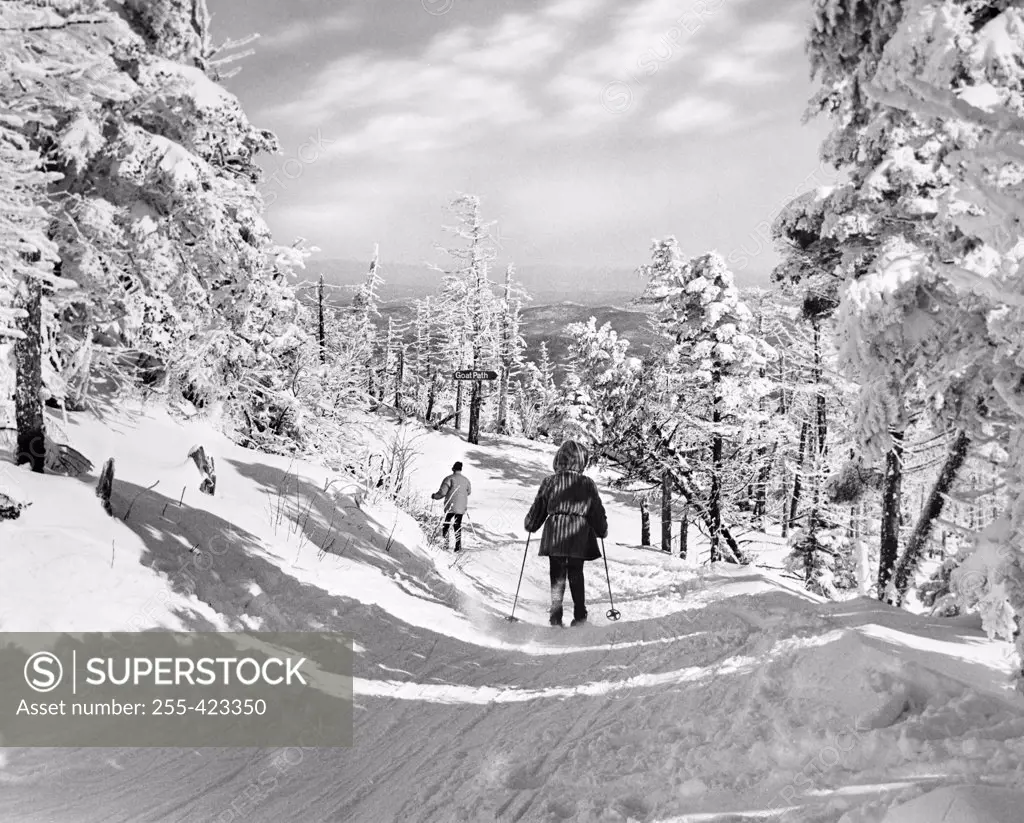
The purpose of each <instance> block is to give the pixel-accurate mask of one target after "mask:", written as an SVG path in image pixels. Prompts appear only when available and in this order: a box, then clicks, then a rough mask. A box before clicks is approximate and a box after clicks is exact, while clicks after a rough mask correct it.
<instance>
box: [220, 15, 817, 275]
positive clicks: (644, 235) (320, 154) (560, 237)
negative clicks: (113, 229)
mask: <svg viewBox="0 0 1024 823" xmlns="http://www.w3.org/2000/svg"><path fill="white" fill-rule="evenodd" d="M209 6H210V9H211V11H212V12H213V14H214V34H215V36H216V37H217V38H218V39H226V38H228V37H238V36H241V35H244V34H247V33H252V32H257V33H259V34H260V35H261V38H260V40H259V41H258V42H257V43H256V44H255V46H254V47H255V48H256V54H255V55H253V56H251V57H249V58H247V59H246V60H244V61H243V62H242V64H241V65H242V66H243V69H242V71H241V73H240V74H238V75H237V76H236V77H234V78H231V79H229V80H228V81H227V86H228V87H229V89H230V90H231V91H233V92H234V93H235V94H237V95H238V96H239V98H240V99H241V101H242V103H243V105H244V106H245V107H246V110H247V111H248V113H249V115H250V118H251V119H252V120H253V122H254V123H256V124H257V125H259V126H262V127H265V128H269V129H271V130H272V131H274V132H276V133H277V135H278V137H279V138H280V141H281V148H282V153H281V155H280V156H278V157H274V158H269V159H267V160H266V161H265V163H264V165H265V167H266V169H267V172H268V177H269V179H268V180H267V181H266V183H265V184H264V187H263V190H264V193H265V195H266V196H267V199H268V201H269V202H271V206H270V209H269V214H268V217H269V220H270V223H271V227H272V228H273V229H274V231H275V234H276V235H277V236H278V239H279V240H280V241H291V240H292V239H293V238H294V237H295V236H303V237H305V238H307V239H308V240H309V241H310V242H311V243H313V244H315V245H317V246H319V247H320V248H321V249H322V250H323V252H324V254H325V255H326V256H330V257H344V258H358V259H364V258H366V257H368V255H369V254H370V252H371V250H372V247H373V243H374V242H379V243H380V245H381V253H382V256H383V258H384V259H385V260H391V261H396V262H406V263H419V262H422V261H425V260H438V257H439V256H438V254H437V252H436V251H435V250H434V243H435V242H438V241H440V240H443V239H444V233H443V231H442V229H441V226H442V225H443V224H445V223H446V222H447V217H446V213H445V204H446V202H447V201H448V200H449V199H450V198H451V197H452V196H454V194H455V193H456V192H470V193H474V194H477V195H479V196H480V197H481V198H482V201H483V207H484V214H485V217H486V218H488V219H493V220H497V221H498V230H499V231H500V238H501V243H502V247H503V249H504V254H503V257H507V258H508V259H510V260H513V261H515V262H517V263H520V264H529V263H538V262H545V263H553V264H563V265H578V266H581V267H592V266H630V267H633V266H637V265H639V264H641V263H643V262H645V261H646V260H647V259H648V250H649V247H650V242H651V240H652V238H654V237H662V236H664V235H667V234H675V235H676V236H677V237H678V238H679V240H680V243H681V244H682V246H683V248H684V249H685V250H686V251H687V253H692V254H699V253H702V252H703V251H706V250H708V249H712V248H715V249H718V250H719V251H720V252H721V253H722V254H724V255H725V256H726V257H727V259H729V260H730V262H731V263H732V264H733V268H734V269H735V270H737V271H738V272H739V271H745V273H746V276H747V277H749V276H751V275H755V274H762V273H766V272H767V271H768V270H769V269H770V268H771V266H772V265H773V262H774V257H773V255H772V254H771V253H770V251H768V246H769V243H768V241H767V239H766V236H765V234H766V229H765V227H766V225H767V223H768V222H770V220H771V219H772V217H774V215H775V214H776V213H777V211H778V209H779V208H780V206H781V205H782V204H783V203H784V202H785V201H786V200H787V199H788V198H790V197H791V196H793V195H794V194H795V193H797V192H798V191H802V190H805V189H806V188H809V187H811V186H814V185H820V184H823V183H826V182H828V181H829V179H830V178H829V177H828V174H827V171H826V170H824V169H823V168H822V167H821V166H820V164H819V161H818V159H817V147H818V144H819V143H820V141H821V138H822V135H823V134H824V125H823V124H822V123H821V122H815V123H812V124H810V125H802V124H801V115H802V114H803V111H804V109H805V105H806V101H807V99H808V98H809V96H810V94H811V91H812V86H811V83H810V80H809V77H808V69H807V61H806V58H805V56H804V52H803V41H804V32H805V30H806V25H807V23H806V21H807V18H808V14H809V6H810V2H809V0H772V2H770V3H766V2H757V0H359V2H358V3H356V2H355V0H352V2H332V0H288V2H282V0H210V2H209Z"/></svg>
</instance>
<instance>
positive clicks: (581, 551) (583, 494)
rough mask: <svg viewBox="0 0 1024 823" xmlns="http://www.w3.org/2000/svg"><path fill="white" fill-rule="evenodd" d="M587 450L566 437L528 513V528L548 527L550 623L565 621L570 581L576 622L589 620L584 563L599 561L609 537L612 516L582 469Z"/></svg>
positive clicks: (543, 551) (543, 550)
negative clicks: (603, 542) (600, 543)
mask: <svg viewBox="0 0 1024 823" xmlns="http://www.w3.org/2000/svg"><path fill="white" fill-rule="evenodd" d="M586 466H587V450H586V449H585V448H584V447H583V446H582V445H580V444H579V443H577V442H576V441H575V440H566V441H565V442H564V443H563V444H562V445H561V446H560V447H559V449H558V452H557V454H555V461H554V468H555V473H554V474H550V475H548V476H547V477H545V478H544V480H543V481H542V482H541V484H540V489H539V490H538V491H537V497H536V499H535V500H534V501H533V505H532V506H531V507H530V511H529V512H528V513H527V515H526V520H525V522H524V524H523V525H524V527H525V528H526V531H528V532H530V533H533V532H535V531H537V529H539V528H540V527H541V526H544V533H543V534H542V535H541V541H540V556H541V557H547V558H548V560H549V562H550V565H551V625H552V626H561V625H562V601H563V599H564V597H565V584H566V580H568V583H569V591H570V593H571V594H572V605H573V620H572V625H573V626H575V625H578V624H579V623H585V622H586V620H587V606H586V600H585V596H584V580H583V564H584V563H585V562H586V561H587V560H597V559H598V558H599V557H600V556H601V552H600V550H599V549H598V547H597V539H598V538H599V537H600V538H604V537H607V536H608V519H607V517H606V516H605V511H604V505H603V504H602V503H601V497H600V495H599V494H598V493H597V486H596V485H595V483H594V481H593V480H591V479H590V478H589V477H587V476H586V475H584V474H583V470H584V469H585V468H586Z"/></svg>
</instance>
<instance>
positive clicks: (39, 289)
mask: <svg viewBox="0 0 1024 823" xmlns="http://www.w3.org/2000/svg"><path fill="white" fill-rule="evenodd" d="M813 5H814V21H813V26H812V28H811V31H810V32H809V38H808V54H809V58H810V64H811V70H812V72H813V77H814V79H815V82H816V84H817V86H818V91H817V93H816V95H815V97H814V98H813V100H812V101H811V103H810V110H809V116H815V117H819V118H827V119H828V121H829V124H830V126H831V131H830V133H829V135H828V137H827V138H826V140H825V142H824V143H823V145H822V147H821V153H822V157H823V158H824V159H825V160H827V161H828V162H829V163H830V164H832V165H833V166H834V167H835V168H836V169H837V170H838V172H840V179H841V181H842V182H840V183H838V184H837V185H835V186H834V187H832V188H828V189H817V190H814V191H810V192H806V193H804V194H801V195H800V196H799V197H797V198H796V199H794V200H793V201H792V202H791V203H789V204H788V205H786V207H785V208H784V209H783V210H782V211H781V213H780V214H779V215H778V218H777V219H776V221H775V224H774V234H775V239H776V241H777V243H778V248H779V251H780V253H781V255H782V262H781V264H780V265H779V266H778V267H777V268H776V270H775V272H774V275H773V281H772V283H770V284H767V283H766V284H765V287H764V288H762V289H754V290H748V291H746V292H744V293H741V292H740V290H739V289H738V288H737V287H736V285H735V283H734V280H733V274H732V273H731V272H730V271H729V270H728V267H727V265H726V262H725V259H724V258H723V256H721V255H719V254H718V253H716V252H699V253H696V254H691V253H689V252H684V250H683V249H682V248H681V247H680V246H679V244H678V242H677V241H676V240H675V238H673V237H668V238H664V239H661V240H657V241H655V242H654V244H653V245H652V248H651V253H650V259H649V260H648V261H643V260H638V261H637V274H638V279H637V283H638V292H639V291H641V290H642V295H641V296H640V297H639V298H638V301H637V303H638V305H639V306H642V307H643V308H644V310H645V311H648V312H649V313H650V317H651V322H652V323H653V324H656V327H657V329H658V339H659V342H658V344H656V345H654V346H651V347H648V348H645V349H643V350H642V351H641V350H640V349H639V348H631V346H630V342H629V341H628V340H627V339H625V338H624V337H623V336H621V335H620V334H618V333H617V332H616V331H615V330H614V329H612V328H611V327H610V326H608V325H605V326H602V327H598V326H597V324H596V322H594V321H591V322H590V323H589V324H576V325H573V326H572V327H570V328H569V329H568V330H567V333H568V335H569V336H570V338H571V341H572V342H571V347H570V353H569V356H568V358H567V360H566V362H564V363H554V362H552V360H551V358H550V357H549V355H548V353H547V349H546V348H545V347H543V346H542V347H541V350H540V353H539V356H538V357H537V358H536V359H535V360H531V359H529V358H528V357H527V348H526V343H525V341H524V338H523V328H522V323H523V319H522V309H523V307H524V305H525V304H526V303H527V301H528V300H529V296H528V295H527V294H526V293H525V291H524V289H523V288H522V286H521V285H520V283H519V281H518V280H517V277H516V272H515V268H514V266H513V265H511V263H507V262H499V259H498V258H499V253H498V252H499V248H500V247H499V244H497V243H496V242H495V240H494V238H493V237H492V234H491V227H492V225H493V224H492V223H490V222H488V221H487V219H485V215H484V213H483V207H482V204H481V201H480V199H479V198H477V197H475V196H472V195H459V196H457V197H456V198H455V199H453V200H452V202H451V204H450V215H451V224H452V225H451V226H449V227H448V228H447V229H446V234H447V239H446V241H445V243H443V244H442V245H440V246H439V257H440V258H443V259H442V260H441V261H440V262H438V264H437V265H436V266H435V267H434V268H433V270H429V269H426V268H425V271H424V278H425V280H426V279H429V278H433V282H435V283H436V289H435V292H434V293H433V294H432V295H431V296H429V297H426V298H424V299H422V300H419V301H417V303H416V305H415V307H414V312H413V314H412V320H411V322H410V323H409V324H408V326H399V325H398V324H396V323H395V322H394V320H393V319H392V320H390V321H389V322H387V323H384V322H382V320H381V313H380V305H381V294H382V291H381V289H382V286H383V284H384V281H383V279H382V277H381V271H380V262H379V256H378V253H377V252H374V254H373V255H372V257H371V259H369V260H368V265H367V275H366V280H365V283H364V285H362V286H361V287H360V288H359V289H358V290H357V292H356V294H355V297H354V298H353V299H352V300H351V301H348V302H347V304H346V305H337V304H335V303H334V302H332V301H328V300H327V299H326V298H325V287H324V284H323V280H322V278H321V279H320V281H319V282H315V281H314V282H311V283H308V285H306V286H303V285H301V284H299V283H298V282H297V277H296V273H297V271H298V270H300V269H302V268H304V266H305V263H306V261H307V260H308V258H309V257H310V255H311V253H312V252H313V251H314V250H313V249H310V248H306V247H305V245H304V244H303V243H302V242H301V241H296V242H295V243H289V244H285V245H279V244H278V243H276V242H275V241H274V239H273V238H272V237H271V234H270V232H269V230H268V228H267V225H266V223H265V222H264V217H263V212H264V203H263V200H262V198H261V195H260V194H259V191H258V188H257V186H258V183H259V181H260V179H261V170H260V168H259V166H258V165H257V162H256V161H257V158H258V157H259V156H260V155H261V154H271V153H274V152H275V151H276V150H277V146H276V140H275V137H274V135H273V134H271V133H269V132H267V131H265V130H262V129H260V128H258V127H256V126H254V125H253V124H251V123H250V122H249V120H248V119H247V117H246V115H245V112H244V111H243V110H242V107H241V106H240V104H239V102H238V100H237V99H236V98H235V97H234V96H233V95H231V94H230V93H228V92H227V91H226V90H225V89H224V88H223V86H222V85H221V83H222V82H223V80H224V79H225V78H226V77H228V76H229V74H230V71H231V70H232V69H231V68H230V66H232V64H233V63H234V62H235V61H236V60H238V59H239V58H242V57H244V56H245V51H244V47H245V46H246V43H244V42H241V43H240V42H229V43H220V44H218V43H215V42H214V40H213V39H212V36H211V32H210V21H209V15H208V14H207V11H206V6H205V2H204V0H154V1H153V2H149V0H124V2H121V3H107V2H104V1H103V0H67V2H52V0H38V1H37V2H34V1H33V0H3V2H2V6H0V93H2V101H3V102H2V105H0V341H2V342H0V352H2V353H3V354H4V357H3V358H2V359H0V387H2V392H0V399H3V400H5V401H6V402H7V403H8V404H9V406H10V409H11V411H10V412H9V413H8V414H6V415H5V416H4V419H5V420H7V422H5V423H4V425H5V426H7V427H8V428H13V429H16V438H17V448H16V454H17V456H18V457H17V459H18V462H19V463H27V464H29V465H30V466H31V469H32V470H33V471H36V472H43V471H44V470H46V469H47V468H48V460H50V459H51V457H52V455H53V454H54V450H55V446H54V444H53V443H51V439H50V437H49V436H48V433H47V432H46V424H45V420H46V417H45V415H44V411H43V410H44V406H47V405H48V406H51V407H55V408H58V409H64V410H79V409H85V408H89V406H90V404H91V403H92V402H93V398H94V397H95V395H96V393H97V392H98V391H100V390H101V389H102V391H104V392H110V391H112V390H114V389H116V390H119V391H125V392H129V391H130V392H142V393H145V394H147V395H151V396H152V395H157V396H161V397H164V398H166V400H167V401H168V402H169V403H172V404H179V405H182V404H184V405H185V406H188V407H191V408H194V409H197V410H203V411H205V412H208V413H211V414H214V413H215V414H216V415H217V418H218V419H219V420H220V421H221V422H222V424H223V426H224V427H225V429H226V430H227V431H229V432H230V433H231V436H233V437H234V438H235V439H236V440H237V441H238V442H239V443H241V444H242V445H245V446H248V447H251V448H259V449H264V450H270V451H275V452H298V453H302V454H306V455H316V456H317V457H318V458H319V459H321V460H325V461H327V462H328V463H329V464H330V462H331V461H332V460H340V459H341V455H340V453H339V446H338V444H339V442H341V441H342V440H343V439H344V431H345V427H346V425H348V415H349V413H350V412H351V411H353V410H361V411H364V412H365V411H377V412H380V413H382V414H389V415H398V416H399V417H402V418H404V417H410V416H411V417H417V418H419V419H421V420H423V421H424V422H425V423H427V424H429V425H435V426H441V425H447V426H451V427H454V428H455V429H456V430H459V431H465V432H466V434H467V437H468V439H469V440H470V442H479V438H480V436H481V433H482V432H483V433H495V434H501V435H515V436H522V437H526V438H546V439H549V440H551V441H554V442H556V443H557V442H560V441H562V440H564V439H566V438H570V437H572V438H576V439H580V440H582V441H584V442H586V443H587V444H588V445H589V446H590V447H591V449H592V450H593V453H594V454H595V455H596V456H597V459H598V460H599V461H601V462H603V463H604V464H606V465H607V466H609V467H611V468H613V469H614V470H615V472H616V474H617V477H618V480H617V482H618V484H619V485H620V486H621V487H622V488H623V489H626V490H628V491H630V492H632V493H633V494H634V495H635V498H636V501H637V510H638V512H639V515H640V516H639V517H638V521H640V522H641V524H642V525H641V527H640V528H638V535H637V537H638V541H637V542H644V543H649V542H650V518H651V513H652V512H658V513H660V521H661V545H662V547H663V548H664V549H665V550H667V551H673V552H677V553H681V554H683V555H685V554H686V553H687V552H688V551H689V550H690V545H691V543H693V542H694V541H693V538H694V536H695V535H694V532H699V533H700V534H702V535H704V536H705V538H706V540H707V541H708V542H709V544H710V559H711V560H712V561H718V560H722V561H728V562H737V563H744V562H748V561H749V559H750V558H749V556H748V552H747V551H746V549H745V544H746V538H747V536H749V535H750V534H752V533H754V532H759V531H768V530H778V532H779V533H781V535H782V536H783V537H785V538H787V539H788V540H789V542H790V545H791V547H792V555H791V566H790V572H791V573H794V574H796V575H798V576H799V577H800V578H801V579H802V580H804V581H805V583H806V585H807V586H808V587H809V588H811V589H812V590H814V591H816V592H819V593H821V594H824V595H826V596H829V597H839V596H842V594H843V592H844V591H849V592H851V593H855V592H860V593H862V594H870V595H872V596H874V597H877V598H879V599H883V600H886V601H888V602H890V603H893V604H896V605H899V604H902V603H904V601H905V600H906V598H907V597H908V596H909V595H910V592H911V590H912V588H913V587H915V586H916V585H917V584H916V576H917V575H918V573H919V568H920V564H921V562H922V560H923V559H925V558H926V556H928V555H933V554H938V555H940V556H941V565H940V566H939V569H938V571H937V572H936V573H935V575H934V577H933V579H932V580H931V581H930V582H928V583H927V584H925V585H924V586H922V587H920V589H919V590H918V592H917V595H916V596H919V597H920V598H921V599H922V601H923V602H924V603H925V605H926V606H928V607H930V608H932V609H933V610H934V611H935V612H936V613H937V614H954V613H956V611H957V610H958V609H960V610H962V609H977V610H979V611H980V612H981V613H982V615H983V617H984V620H985V625H986V628H987V629H988V630H989V631H990V632H992V633H994V634H996V635H999V636H1001V637H1005V638H1014V639H1017V642H1018V647H1019V649H1020V650H1021V651H1024V644H1022V642H1021V640H1020V638H1019V632H1018V626H1019V624H1020V620H1021V618H1022V616H1024V556H1022V552H1024V273H1022V270H1021V268H1020V259H1021V257H1022V255H1024V246H1022V244H1021V242H1020V240H1021V237H1022V231H1021V220H1024V200H1022V197H1021V195H1022V181H1024V143H1022V140H1024V14H1022V12H1021V11H1020V10H1019V9H1017V8H1013V7H1010V6H1009V4H1008V3H1006V2H982V1H981V0H957V2H954V0H945V1H944V2H923V0H885V1H884V2H877V3H874V2H872V3H866V2H861V0H817V1H816V2H815V3H814V4H813ZM371 244H372V239H369V240H368V248H370V247H372V245H371ZM310 295H313V296H312V298H311V297H310ZM457 369H485V370H493V371H495V372H496V373H497V379H496V380H494V381H457V380H454V379H453V372H454V371H455V370H457ZM556 369H559V370H561V374H560V375H559V376H558V377H557V379H556V373H557V372H556ZM8 418H9V419H8ZM691 530H692V531H691ZM641 535H642V536H641Z"/></svg>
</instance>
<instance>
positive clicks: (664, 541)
mask: <svg viewBox="0 0 1024 823" xmlns="http://www.w3.org/2000/svg"><path fill="white" fill-rule="evenodd" d="M661 550H662V551H663V552H671V551H672V476H671V475H670V474H669V473H668V472H663V473H662V475H661Z"/></svg>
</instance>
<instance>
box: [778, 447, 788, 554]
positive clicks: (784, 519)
mask: <svg viewBox="0 0 1024 823" xmlns="http://www.w3.org/2000/svg"><path fill="white" fill-rule="evenodd" d="M788 474H789V472H787V471H786V466H785V463H783V466H782V513H781V514H780V515H779V525H780V526H781V527H782V536H783V537H786V536H787V535H788V534H789V477H788V476H787V475H788Z"/></svg>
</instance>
